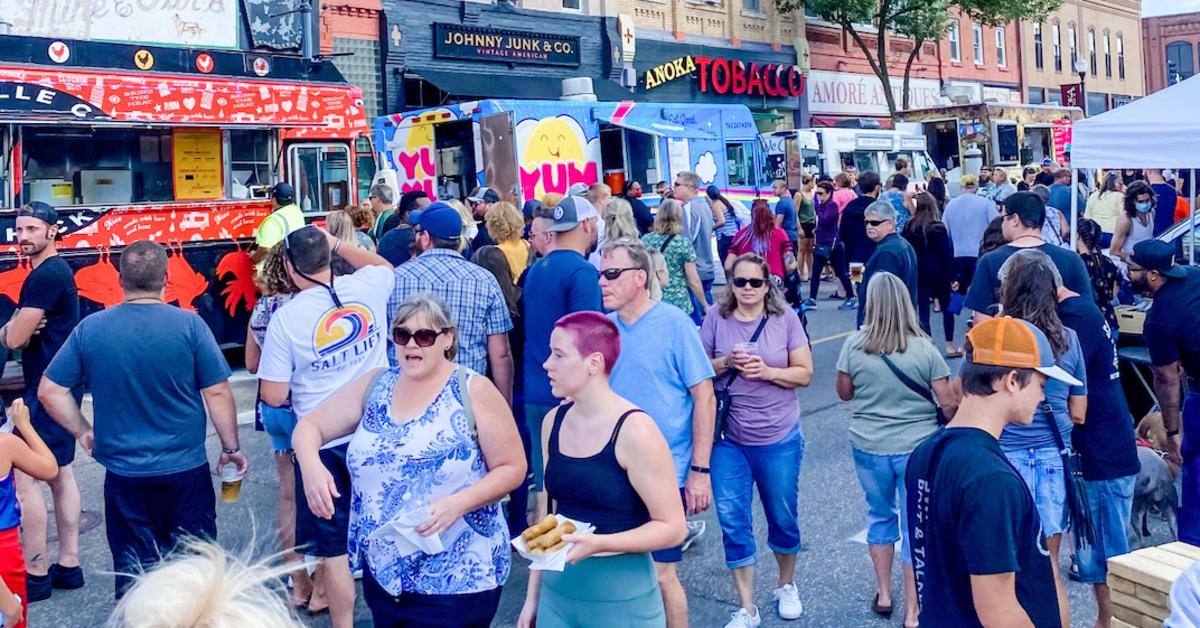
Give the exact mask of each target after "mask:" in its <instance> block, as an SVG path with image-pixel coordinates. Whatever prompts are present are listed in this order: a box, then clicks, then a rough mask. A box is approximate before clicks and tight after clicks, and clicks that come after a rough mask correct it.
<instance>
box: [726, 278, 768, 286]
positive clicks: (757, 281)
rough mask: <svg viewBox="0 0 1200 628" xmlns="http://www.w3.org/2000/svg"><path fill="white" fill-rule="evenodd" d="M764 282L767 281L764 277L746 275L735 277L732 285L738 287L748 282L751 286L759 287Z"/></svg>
mask: <svg viewBox="0 0 1200 628" xmlns="http://www.w3.org/2000/svg"><path fill="white" fill-rule="evenodd" d="M765 283H767V281H766V280H765V279H749V278H747V277H735V278H734V280H733V285H735V286H737V287H738V288H745V287H746V284H749V285H750V287H751V288H761V287H763V284H765Z"/></svg>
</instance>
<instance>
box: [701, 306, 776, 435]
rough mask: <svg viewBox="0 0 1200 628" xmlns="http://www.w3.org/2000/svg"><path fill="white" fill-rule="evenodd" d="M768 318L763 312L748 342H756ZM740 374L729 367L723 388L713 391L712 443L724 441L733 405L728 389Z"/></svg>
mask: <svg viewBox="0 0 1200 628" xmlns="http://www.w3.org/2000/svg"><path fill="white" fill-rule="evenodd" d="M768 318H769V317H768V316H767V314H766V312H765V311H764V312H763V319H762V322H761V323H759V324H758V329H755V330H754V335H753V336H751V337H750V342H758V336H759V334H761V333H762V330H763V327H766V326H767V319H768ZM741 374H742V372H741V371H739V370H737V369H735V368H733V367H729V372H728V373H726V374H724V375H722V376H721V377H724V378H725V387H724V388H722V389H721V390H719V391H715V393H716V397H717V422H716V425H715V426H714V427H713V442H714V443H719V442H721V441H723V440H725V425H726V424H727V423H728V422H729V408H730V405H731V404H732V403H733V396H732V395H730V394H729V387H730V386H732V385H733V380H735V379H737V376H738V375H741ZM714 388H715V387H714Z"/></svg>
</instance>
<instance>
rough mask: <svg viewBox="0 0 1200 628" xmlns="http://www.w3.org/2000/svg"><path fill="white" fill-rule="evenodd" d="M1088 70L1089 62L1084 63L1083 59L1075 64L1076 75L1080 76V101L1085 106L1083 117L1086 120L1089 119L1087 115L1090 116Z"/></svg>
mask: <svg viewBox="0 0 1200 628" xmlns="http://www.w3.org/2000/svg"><path fill="white" fill-rule="evenodd" d="M1087 70H1088V64H1087V61H1084V60H1083V59H1079V60H1078V61H1076V62H1075V73H1076V74H1078V75H1079V101H1080V104H1082V105H1083V117H1085V118H1086V117H1087V114H1088V101H1087Z"/></svg>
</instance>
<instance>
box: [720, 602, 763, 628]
mask: <svg viewBox="0 0 1200 628" xmlns="http://www.w3.org/2000/svg"><path fill="white" fill-rule="evenodd" d="M761 623H762V613H760V612H758V607H757V606H755V607H754V615H753V616H751V615H750V611H748V610H746V609H744V608H739V609H738V610H737V612H736V613H734V614H733V617H732V618H730V619H729V623H728V624H725V628H758V625H759V624H761Z"/></svg>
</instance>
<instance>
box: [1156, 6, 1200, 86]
mask: <svg viewBox="0 0 1200 628" xmlns="http://www.w3.org/2000/svg"><path fill="white" fill-rule="evenodd" d="M1142 45H1143V51H1144V54H1145V59H1146V64H1145V72H1146V92H1147V93H1151V94H1152V93H1154V92H1157V91H1158V90H1160V89H1163V88H1165V87H1167V86H1168V85H1173V84H1175V83H1177V82H1179V81H1182V80H1184V79H1186V78H1189V77H1191V76H1192V75H1194V74H1196V72H1197V70H1198V69H1200V64H1198V63H1197V53H1200V13H1183V14H1180V15H1166V16H1162V17H1148V18H1145V19H1143V20H1142Z"/></svg>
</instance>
